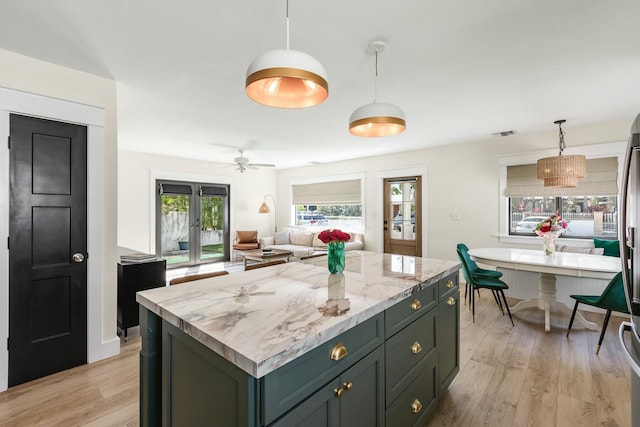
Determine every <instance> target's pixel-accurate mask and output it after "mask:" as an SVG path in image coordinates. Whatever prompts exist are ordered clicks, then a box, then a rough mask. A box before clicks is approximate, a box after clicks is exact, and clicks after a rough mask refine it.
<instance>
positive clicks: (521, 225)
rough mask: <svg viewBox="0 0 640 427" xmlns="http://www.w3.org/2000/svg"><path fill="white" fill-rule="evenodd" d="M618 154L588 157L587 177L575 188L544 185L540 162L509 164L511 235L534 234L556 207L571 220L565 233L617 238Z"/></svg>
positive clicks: (509, 222) (587, 236) (561, 214)
mask: <svg viewBox="0 0 640 427" xmlns="http://www.w3.org/2000/svg"><path fill="white" fill-rule="evenodd" d="M617 171H618V162H617V158H615V157H609V158H601V159H588V160H587V177H586V178H584V179H583V180H581V181H580V183H579V185H578V186H577V187H575V188H549V187H544V185H543V184H542V181H539V180H538V179H537V176H536V165H535V164H529V165H516V166H508V167H507V186H506V190H505V193H506V195H507V196H508V215H509V218H508V224H509V234H510V235H522V236H533V235H534V230H535V227H536V225H537V224H538V223H540V222H542V221H544V220H545V219H546V218H548V217H549V216H550V215H551V214H552V213H553V212H554V211H558V212H559V213H560V216H561V217H562V218H563V219H564V220H565V221H567V222H568V228H567V231H566V233H565V234H564V237H572V238H585V239H591V238H593V237H596V236H597V237H601V238H611V239H617V234H618V216H617V211H618V198H617V192H618V187H617Z"/></svg>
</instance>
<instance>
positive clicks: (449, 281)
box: [447, 280, 453, 289]
mask: <svg viewBox="0 0 640 427" xmlns="http://www.w3.org/2000/svg"><path fill="white" fill-rule="evenodd" d="M447 288H449V289H451V288H453V281H452V280H447Z"/></svg>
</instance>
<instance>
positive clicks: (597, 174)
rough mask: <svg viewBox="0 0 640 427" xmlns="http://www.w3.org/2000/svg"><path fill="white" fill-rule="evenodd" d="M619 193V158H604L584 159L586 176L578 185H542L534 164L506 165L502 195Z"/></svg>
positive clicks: (551, 195) (556, 195)
mask: <svg viewBox="0 0 640 427" xmlns="http://www.w3.org/2000/svg"><path fill="white" fill-rule="evenodd" d="M607 194H618V159H617V158H616V157H606V158H602V159H587V176H586V177H584V178H583V179H581V180H580V182H579V183H578V186H577V187H569V188H556V187H545V186H544V182H543V181H542V180H540V179H538V176H537V167H536V165H535V164H531V165H516V166H507V187H506V189H505V196H507V197H517V196H520V197H523V196H550V197H558V196H591V195H607Z"/></svg>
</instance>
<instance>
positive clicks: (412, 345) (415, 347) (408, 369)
mask: <svg viewBox="0 0 640 427" xmlns="http://www.w3.org/2000/svg"><path fill="white" fill-rule="evenodd" d="M437 313H438V310H431V311H430V312H428V313H426V314H425V315H424V316H422V317H420V318H419V319H418V320H416V321H415V322H413V323H412V324H410V325H409V326H407V327H406V328H404V329H403V330H402V331H401V332H399V333H397V334H396V335H394V336H393V337H392V338H391V339H389V340H388V341H387V342H386V343H385V359H386V361H387V365H386V378H385V381H386V396H387V406H389V405H390V404H391V402H393V401H394V400H395V399H396V398H397V397H398V395H399V394H400V393H401V392H402V391H403V390H404V389H405V388H406V387H407V385H408V384H409V383H410V382H411V381H412V380H413V379H414V378H415V377H416V375H417V374H418V373H419V372H420V369H417V366H418V365H419V364H420V362H422V360H423V359H425V358H426V357H428V356H429V355H430V353H432V352H434V349H435V347H436V314H437Z"/></svg>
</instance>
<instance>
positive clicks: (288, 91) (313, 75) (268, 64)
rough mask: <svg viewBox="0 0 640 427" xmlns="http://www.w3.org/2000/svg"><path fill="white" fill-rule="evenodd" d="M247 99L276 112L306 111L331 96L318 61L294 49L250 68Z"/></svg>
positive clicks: (275, 52) (269, 54)
mask: <svg viewBox="0 0 640 427" xmlns="http://www.w3.org/2000/svg"><path fill="white" fill-rule="evenodd" d="M245 90H246V93H247V96H248V97H249V98H251V99H252V100H254V101H255V102H257V103H259V104H263V105H267V106H269V107H276V108H306V107H312V106H314V105H318V104H320V103H322V102H323V101H324V100H325V99H327V97H328V96H329V84H328V83H327V72H326V71H325V69H324V67H323V66H322V64H320V62H318V60H316V59H315V58H314V57H313V56H311V55H308V54H306V53H304V52H300V51H297V50H290V49H279V50H271V51H269V52H266V53H264V54H262V55H260V56H258V57H257V58H256V59H254V60H253V62H251V64H249V67H248V68H247V75H246V81H245Z"/></svg>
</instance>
